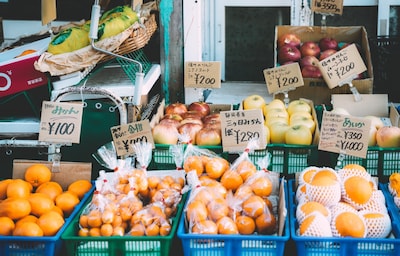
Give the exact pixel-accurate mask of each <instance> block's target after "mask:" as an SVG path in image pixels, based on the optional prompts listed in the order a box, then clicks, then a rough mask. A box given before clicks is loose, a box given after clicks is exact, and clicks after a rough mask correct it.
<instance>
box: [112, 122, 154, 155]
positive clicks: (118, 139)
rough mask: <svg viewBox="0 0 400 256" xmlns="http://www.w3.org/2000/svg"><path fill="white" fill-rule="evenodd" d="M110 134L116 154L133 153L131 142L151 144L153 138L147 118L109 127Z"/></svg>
mask: <svg viewBox="0 0 400 256" xmlns="http://www.w3.org/2000/svg"><path fill="white" fill-rule="evenodd" d="M111 135H112V138H113V142H114V145H115V149H116V150H117V155H118V156H123V155H131V154H134V153H135V152H134V149H133V147H132V145H133V144H135V143H138V142H148V143H151V144H152V145H153V148H154V140H153V135H152V133H151V128H150V122H149V120H148V119H146V120H142V121H138V122H133V123H129V124H124V125H118V126H113V127H111Z"/></svg>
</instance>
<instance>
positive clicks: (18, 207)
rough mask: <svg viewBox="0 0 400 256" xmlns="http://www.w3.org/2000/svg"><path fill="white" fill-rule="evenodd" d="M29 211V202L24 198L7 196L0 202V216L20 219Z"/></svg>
mask: <svg viewBox="0 0 400 256" xmlns="http://www.w3.org/2000/svg"><path fill="white" fill-rule="evenodd" d="M30 212H31V204H30V203H29V201H28V199H26V198H12V197H11V198H7V199H5V200H3V201H2V202H1V203H0V216H7V217H9V218H11V219H13V220H18V219H21V218H23V217H25V216H27V215H29V214H30Z"/></svg>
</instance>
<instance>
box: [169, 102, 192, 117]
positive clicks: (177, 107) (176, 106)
mask: <svg viewBox="0 0 400 256" xmlns="http://www.w3.org/2000/svg"><path fill="white" fill-rule="evenodd" d="M186 111H187V107H186V105H185V104H183V103H181V102H176V103H171V104H169V105H167V106H166V107H165V114H179V115H182V114H183V113H185V112H186Z"/></svg>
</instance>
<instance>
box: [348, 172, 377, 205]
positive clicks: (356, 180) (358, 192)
mask: <svg viewBox="0 0 400 256" xmlns="http://www.w3.org/2000/svg"><path fill="white" fill-rule="evenodd" d="M343 187H344V190H345V193H346V196H347V197H348V199H349V200H350V202H349V203H351V202H354V203H356V204H366V203H367V202H368V201H369V200H370V198H371V196H372V193H373V188H372V187H371V185H370V182H369V181H368V180H366V179H364V178H362V177H359V176H352V177H349V178H347V179H346V180H345V181H344V184H343ZM345 201H346V199H345Z"/></svg>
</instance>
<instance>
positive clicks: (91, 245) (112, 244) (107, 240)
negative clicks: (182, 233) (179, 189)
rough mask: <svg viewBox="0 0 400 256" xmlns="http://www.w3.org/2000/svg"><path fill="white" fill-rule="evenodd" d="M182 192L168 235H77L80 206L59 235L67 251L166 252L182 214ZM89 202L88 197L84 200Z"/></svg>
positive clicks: (96, 254)
mask: <svg viewBox="0 0 400 256" xmlns="http://www.w3.org/2000/svg"><path fill="white" fill-rule="evenodd" d="M185 201H186V194H184V195H182V199H181V202H180V203H179V205H178V208H177V213H176V215H175V216H174V217H173V218H172V228H171V232H170V234H169V235H168V236H112V237H101V236H99V237H81V236H78V230H79V216H80V214H81V213H82V211H83V210H84V207H83V208H82V209H81V210H80V211H79V213H78V214H77V215H76V216H75V218H74V219H73V220H72V221H71V223H70V224H69V225H68V227H67V228H66V229H65V232H64V233H63V234H62V236H61V238H62V240H63V241H64V244H65V247H66V252H67V255H71V256H72V255H76V256H79V255H81V256H82V255H85V256H91V255H93V256H101V255H104V256H113V255H124V256H129V255H146V256H168V255H170V251H171V250H173V248H172V244H173V239H174V237H175V234H176V230H177V227H178V222H179V217H180V215H181V214H182V209H183V205H184V203H185ZM88 203H90V200H89V201H88V202H87V204H88Z"/></svg>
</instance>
